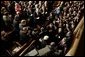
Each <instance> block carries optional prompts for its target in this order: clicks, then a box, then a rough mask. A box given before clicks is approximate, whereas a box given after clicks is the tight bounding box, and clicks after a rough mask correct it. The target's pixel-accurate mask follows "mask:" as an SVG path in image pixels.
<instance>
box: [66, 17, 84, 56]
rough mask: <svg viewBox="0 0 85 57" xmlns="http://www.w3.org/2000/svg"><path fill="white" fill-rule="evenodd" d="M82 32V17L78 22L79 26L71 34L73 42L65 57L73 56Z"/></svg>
mask: <svg viewBox="0 0 85 57" xmlns="http://www.w3.org/2000/svg"><path fill="white" fill-rule="evenodd" d="M83 30H84V17H83V18H82V19H81V21H80V22H79V24H78V25H77V27H76V28H75V30H74V32H73V34H74V41H73V43H72V46H71V48H70V50H69V51H68V53H67V54H66V55H65V56H74V55H75V52H76V50H77V47H78V44H79V41H80V39H81V36H82V32H83Z"/></svg>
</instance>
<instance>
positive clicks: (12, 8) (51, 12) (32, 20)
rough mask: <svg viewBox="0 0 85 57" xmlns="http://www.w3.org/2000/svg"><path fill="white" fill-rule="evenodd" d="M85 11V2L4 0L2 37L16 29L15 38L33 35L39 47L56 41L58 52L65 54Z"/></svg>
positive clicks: (19, 38)
mask: <svg viewBox="0 0 85 57" xmlns="http://www.w3.org/2000/svg"><path fill="white" fill-rule="evenodd" d="M83 12H84V1H1V15H2V16H1V40H2V41H4V40H6V41H7V40H8V38H10V37H8V38H7V37H6V32H9V31H12V30H14V32H13V35H12V36H14V37H13V38H15V39H16V38H17V39H18V41H20V42H21V43H25V42H26V41H28V40H29V39H30V38H33V39H35V40H37V43H38V45H37V47H36V48H38V49H40V48H43V47H44V46H46V45H54V44H56V45H55V46H57V48H56V47H55V48H56V50H57V51H56V50H55V52H54V53H55V54H56V52H58V50H63V52H64V54H65V52H66V50H67V49H68V47H69V46H70V45H71V42H72V34H73V31H74V29H75V27H76V26H77V24H78V22H79V21H80V19H81V18H82V16H83ZM12 36H11V37H12ZM57 55H58V54H57Z"/></svg>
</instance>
